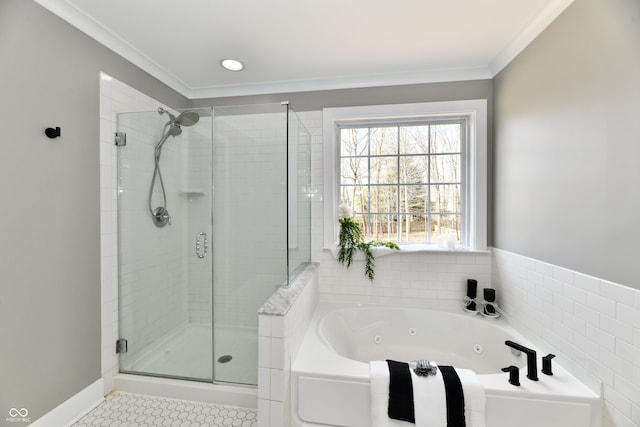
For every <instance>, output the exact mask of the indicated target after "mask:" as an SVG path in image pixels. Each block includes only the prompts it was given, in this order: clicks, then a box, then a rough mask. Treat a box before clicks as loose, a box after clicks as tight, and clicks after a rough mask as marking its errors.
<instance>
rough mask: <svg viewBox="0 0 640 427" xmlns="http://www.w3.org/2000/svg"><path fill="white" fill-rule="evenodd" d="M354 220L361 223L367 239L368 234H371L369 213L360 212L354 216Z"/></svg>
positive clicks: (363, 234)
mask: <svg viewBox="0 0 640 427" xmlns="http://www.w3.org/2000/svg"><path fill="white" fill-rule="evenodd" d="M353 220H354V221H355V222H357V223H358V224H360V229H361V230H362V236H363V237H364V239H365V240H367V236H368V235H369V223H368V221H367V215H363V214H358V215H354V216H353Z"/></svg>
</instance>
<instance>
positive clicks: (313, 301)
mask: <svg viewBox="0 0 640 427" xmlns="http://www.w3.org/2000/svg"><path fill="white" fill-rule="evenodd" d="M318 269H319V267H318V265H317V264H309V265H308V266H307V267H306V269H305V270H304V271H303V272H301V273H300V274H299V275H298V276H297V277H296V278H295V279H294V281H293V282H292V283H291V285H290V286H289V287H282V288H279V289H278V290H277V291H276V293H275V294H274V295H273V296H272V297H271V298H270V299H269V300H268V301H267V302H266V303H265V304H264V305H263V306H262V308H261V309H260V311H259V315H258V318H259V320H258V321H259V327H258V333H259V338H258V340H259V344H258V347H259V356H258V426H259V427H283V426H290V425H291V398H290V396H291V381H290V378H291V364H292V363H293V360H294V359H295V357H296V355H297V354H298V351H299V349H300V346H301V344H302V340H303V338H304V335H305V333H306V331H307V327H308V325H309V323H310V321H311V317H312V315H313V312H314V310H315V307H316V305H317V303H318Z"/></svg>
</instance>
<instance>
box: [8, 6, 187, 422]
mask: <svg viewBox="0 0 640 427" xmlns="http://www.w3.org/2000/svg"><path fill="white" fill-rule="evenodd" d="M100 71H105V72H107V73H109V74H111V75H113V76H114V77H116V78H118V79H120V80H122V81H124V82H126V83H128V84H130V85H132V86H134V87H136V88H138V89H139V90H141V91H143V92H146V93H147V94H150V95H151V96H153V97H155V98H157V99H159V100H160V101H162V102H164V103H166V104H168V105H171V106H175V107H184V106H185V105H186V99H184V98H183V97H182V96H180V95H179V94H177V93H176V92H174V91H172V90H170V89H168V88H167V87H166V86H165V85H163V84H162V83H160V82H159V81H157V80H155V79H153V78H152V77H150V76H149V75H148V74H146V73H144V72H142V71H141V70H140V69H138V68H137V67H134V66H133V65H132V64H130V63H128V62H127V61H125V60H123V59H122V58H121V57H119V56H117V55H115V54H114V53H113V52H111V51H109V50H108V49H106V48H104V47H103V46H101V45H99V44H98V43H96V42H95V41H93V40H92V39H90V38H88V37H87V36H85V35H84V34H82V33H80V32H79V31H77V30H76V29H74V28H72V27H71V26H69V25H67V24H66V23H65V22H63V21H61V20H60V19H58V18H57V17H55V16H53V15H52V14H50V13H49V12H47V11H45V10H44V9H42V8H41V7H40V6H37V5H36V4H35V3H34V2H32V1H25V0H0V129H2V136H1V142H0V144H1V147H2V152H1V154H0V195H1V197H2V199H1V200H2V201H1V202H0V348H1V349H0V425H2V424H3V423H5V422H6V421H5V419H6V418H7V417H8V416H9V415H8V411H9V408H11V407H16V408H23V407H24V408H27V409H28V410H29V416H30V417H31V419H32V420H33V421H34V420H36V419H37V418H39V417H40V416H42V415H43V414H44V413H46V412H47V411H49V410H51V409H53V408H54V407H56V406H57V405H59V404H60V403H62V402H63V401H64V400H66V399H68V398H69V397H71V396H73V395H74V394H76V393H78V392H79V391H81V390H82V389H84V388H85V387H87V386H88V385H90V384H91V383H93V382H94V381H96V380H97V379H98V378H100V375H101V374H100V358H101V343H100V333H101V328H100V198H99V195H100V191H99V189H100V184H99V178H100V164H99V145H98V141H99V105H100V104H99V72H100ZM50 126H53V127H55V126H60V127H61V128H62V137H61V138H58V139H56V140H50V139H48V138H47V137H46V136H45V135H44V133H43V131H44V129H45V128H47V127H50ZM13 424H15V423H13Z"/></svg>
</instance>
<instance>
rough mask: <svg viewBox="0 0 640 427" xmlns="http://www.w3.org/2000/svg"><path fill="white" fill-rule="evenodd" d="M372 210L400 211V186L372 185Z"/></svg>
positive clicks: (382, 211)
mask: <svg viewBox="0 0 640 427" xmlns="http://www.w3.org/2000/svg"><path fill="white" fill-rule="evenodd" d="M370 197H371V212H372V213H393V212H398V187H397V186H395V185H375V186H371V196H370Z"/></svg>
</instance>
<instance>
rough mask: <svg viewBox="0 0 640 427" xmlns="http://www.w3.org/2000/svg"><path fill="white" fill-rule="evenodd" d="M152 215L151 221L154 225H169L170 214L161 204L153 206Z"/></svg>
mask: <svg viewBox="0 0 640 427" xmlns="http://www.w3.org/2000/svg"><path fill="white" fill-rule="evenodd" d="M152 215H153V223H154V224H155V225H156V227H164V226H165V225H167V224H169V225H171V215H169V211H167V210H166V209H165V208H163V207H162V206H159V207H157V208H155V209H154V210H153V212H152Z"/></svg>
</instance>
